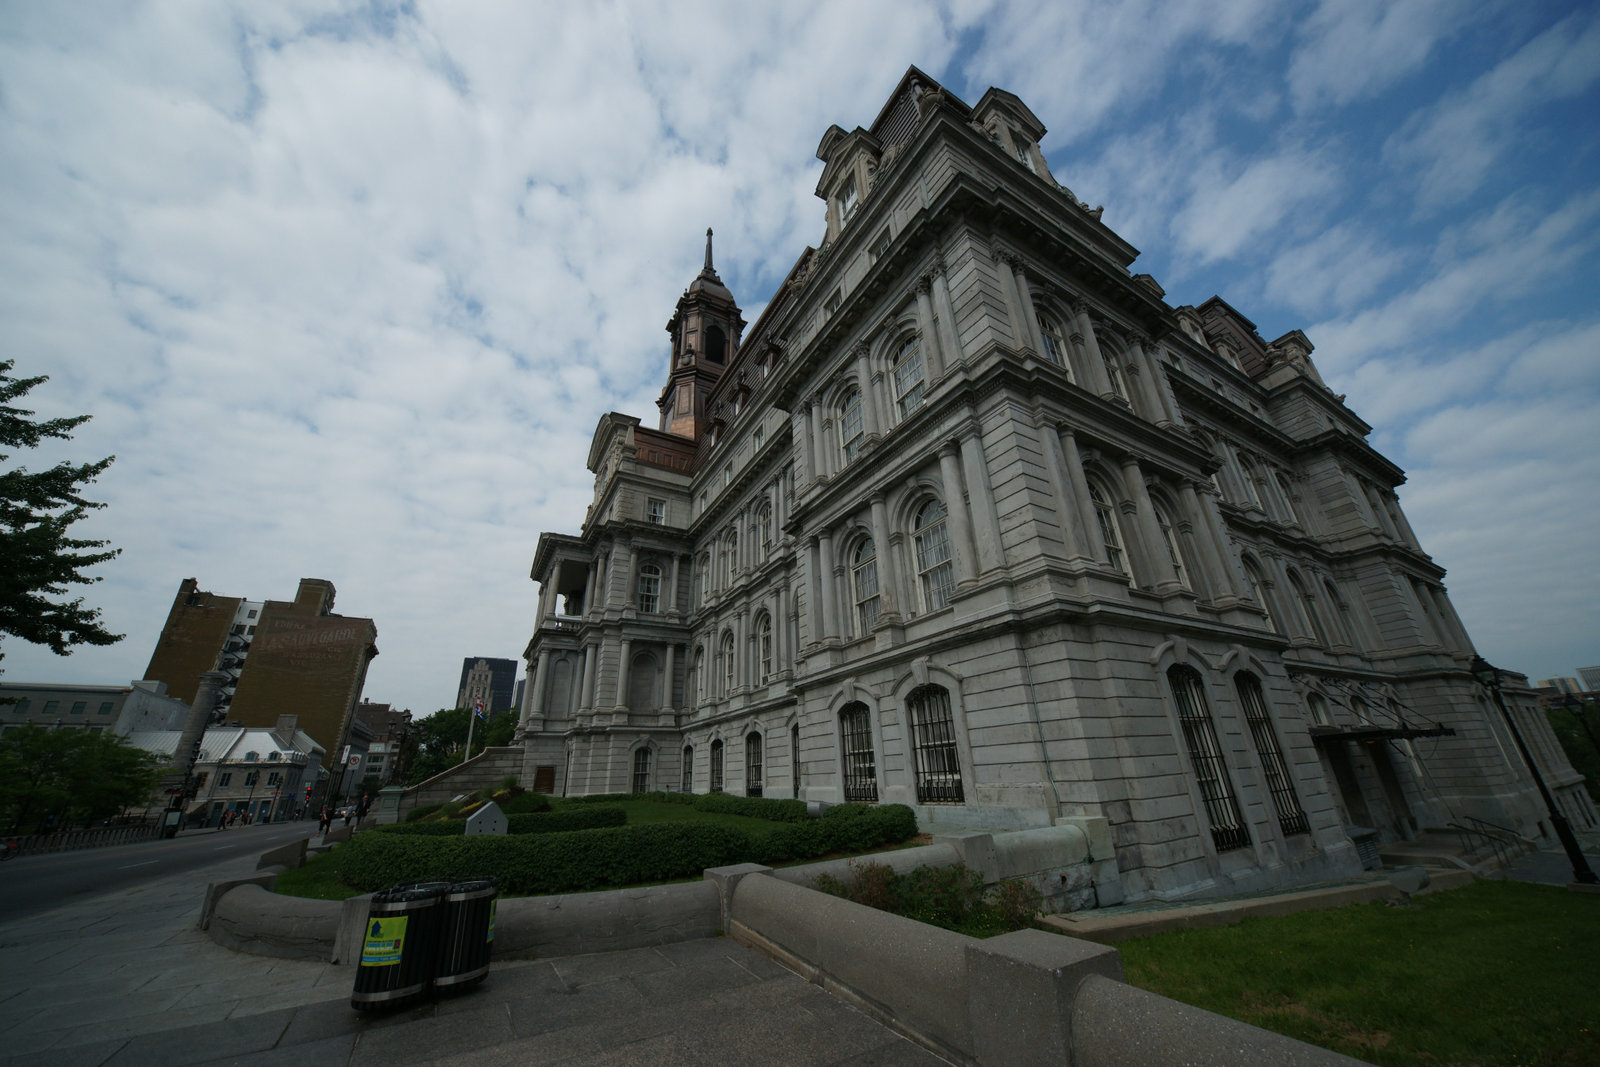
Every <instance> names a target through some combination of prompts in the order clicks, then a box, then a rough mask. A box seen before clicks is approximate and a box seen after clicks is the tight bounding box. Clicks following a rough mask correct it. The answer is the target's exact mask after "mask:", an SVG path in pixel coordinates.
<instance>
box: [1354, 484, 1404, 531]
mask: <svg viewBox="0 0 1600 1067" xmlns="http://www.w3.org/2000/svg"><path fill="white" fill-rule="evenodd" d="M1361 488H1362V491H1363V492H1364V493H1365V494H1366V497H1367V506H1368V507H1369V508H1371V509H1372V514H1373V516H1374V517H1375V518H1376V519H1377V520H1378V528H1379V529H1381V530H1382V531H1383V532H1384V534H1385V535H1386V536H1387V537H1389V539H1390V540H1393V541H1398V540H1400V531H1399V530H1398V529H1397V528H1396V527H1395V524H1394V519H1393V518H1392V517H1391V516H1390V515H1389V509H1388V508H1386V507H1384V506H1383V499H1382V497H1381V496H1380V495H1379V490H1378V488H1377V487H1376V486H1374V485H1372V484H1370V483H1368V482H1362V483H1361Z"/></svg>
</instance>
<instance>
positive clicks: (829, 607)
mask: <svg viewBox="0 0 1600 1067" xmlns="http://www.w3.org/2000/svg"><path fill="white" fill-rule="evenodd" d="M817 554H818V555H817V570H818V572H819V573H818V575H817V578H818V580H819V582H820V584H821V586H822V635H823V637H824V638H831V637H837V636H839V588H838V580H837V579H836V578H835V577H834V574H833V535H832V534H831V533H829V532H828V531H827V530H822V531H820V532H819V533H818V534H817Z"/></svg>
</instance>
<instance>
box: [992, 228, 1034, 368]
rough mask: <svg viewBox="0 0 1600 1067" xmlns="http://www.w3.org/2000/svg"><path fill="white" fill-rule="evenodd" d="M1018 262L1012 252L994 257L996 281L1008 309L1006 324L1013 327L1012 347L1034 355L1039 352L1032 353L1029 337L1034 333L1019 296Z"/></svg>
mask: <svg viewBox="0 0 1600 1067" xmlns="http://www.w3.org/2000/svg"><path fill="white" fill-rule="evenodd" d="M1016 262H1017V257H1016V256H1015V255H1013V254H1012V253H1010V252H1001V253H999V254H997V255H996V256H995V257H994V270H995V279H996V280H997V281H998V282H999V283H1000V298H1001V300H1002V301H1003V302H1004V303H1005V307H1006V324H1007V325H1008V326H1010V327H1011V347H1012V348H1013V349H1015V350H1016V351H1018V352H1022V353H1027V354H1030V355H1032V354H1035V353H1036V352H1037V351H1038V350H1037V349H1033V350H1032V351H1030V348H1031V345H1030V342H1029V337H1030V336H1031V335H1032V331H1030V330H1029V329H1028V324H1027V323H1026V322H1025V321H1023V318H1022V305H1021V302H1020V299H1019V297H1018V296H1017V274H1016V267H1015V264H1016Z"/></svg>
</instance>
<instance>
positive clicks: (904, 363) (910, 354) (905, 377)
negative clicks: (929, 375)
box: [894, 337, 925, 419]
mask: <svg viewBox="0 0 1600 1067" xmlns="http://www.w3.org/2000/svg"><path fill="white" fill-rule="evenodd" d="M924 376H925V375H924V371H923V366H922V343H921V342H920V341H918V340H917V339H916V338H915V337H913V338H911V339H910V340H908V341H906V342H905V343H904V344H902V345H901V346H900V350H899V351H898V352H896V353H895V355H894V402H895V406H896V407H897V408H899V409H900V417H901V418H902V419H903V418H905V417H906V416H907V415H909V414H911V413H912V412H913V411H915V410H917V408H919V407H921V406H922V391H923V387H924V384H925V383H924Z"/></svg>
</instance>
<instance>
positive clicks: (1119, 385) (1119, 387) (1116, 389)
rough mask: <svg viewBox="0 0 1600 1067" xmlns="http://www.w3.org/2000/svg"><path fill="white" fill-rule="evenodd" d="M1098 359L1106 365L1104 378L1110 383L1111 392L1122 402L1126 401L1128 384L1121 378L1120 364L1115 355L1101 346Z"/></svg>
mask: <svg viewBox="0 0 1600 1067" xmlns="http://www.w3.org/2000/svg"><path fill="white" fill-rule="evenodd" d="M1100 359H1101V361H1102V362H1103V363H1105V365H1106V378H1107V380H1109V381H1110V382H1111V391H1112V392H1113V393H1116V394H1117V395H1118V396H1120V397H1121V398H1122V399H1124V400H1126V399H1128V383H1127V382H1126V381H1125V380H1124V379H1123V377H1122V364H1120V363H1118V362H1117V354H1116V353H1115V352H1113V351H1111V349H1110V348H1107V347H1104V346H1102V347H1101V349H1100Z"/></svg>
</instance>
